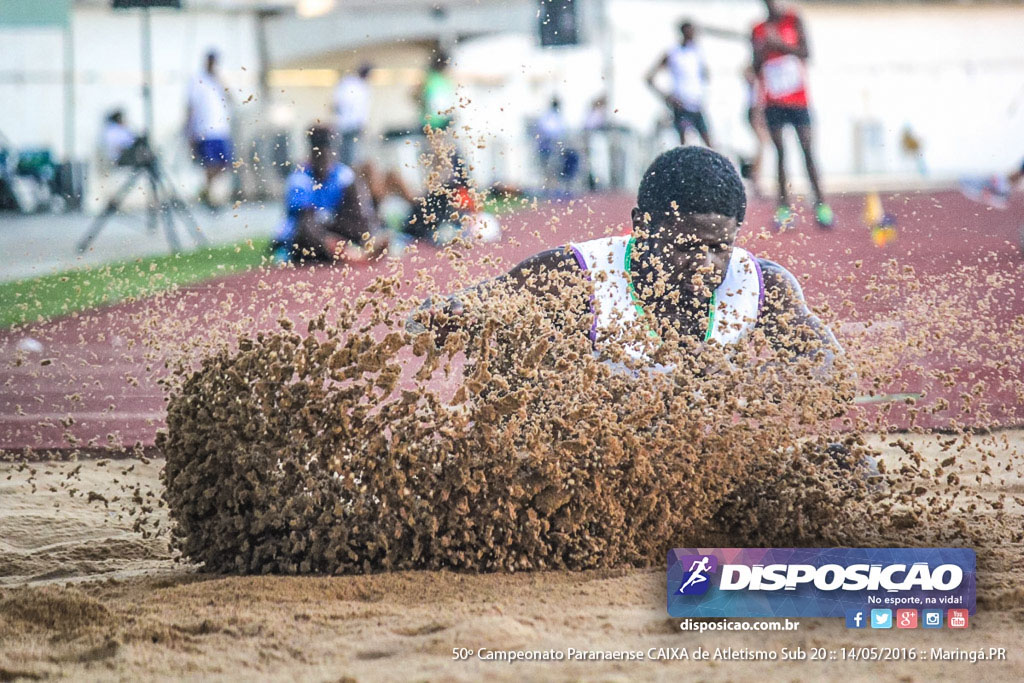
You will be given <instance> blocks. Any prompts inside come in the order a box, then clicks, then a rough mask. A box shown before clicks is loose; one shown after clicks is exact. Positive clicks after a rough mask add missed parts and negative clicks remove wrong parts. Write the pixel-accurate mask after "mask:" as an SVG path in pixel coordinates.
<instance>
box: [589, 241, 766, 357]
mask: <svg viewBox="0 0 1024 683" xmlns="http://www.w3.org/2000/svg"><path fill="white" fill-rule="evenodd" d="M632 242H633V238H632V237H631V236H628V235H625V236H621V237H605V238H602V239H596V240H590V241H589V242H577V243H573V244H570V245H569V247H570V249H572V252H573V254H574V255H575V257H576V263H577V264H578V265H579V267H580V268H581V269H582V270H584V271H586V273H587V276H588V278H589V279H590V281H591V282H592V283H593V287H594V295H593V298H592V299H591V304H590V307H591V311H592V312H593V314H594V323H593V326H592V327H591V330H590V338H591V339H592V340H593V341H595V342H596V341H597V339H598V337H599V333H600V332H602V331H607V330H610V329H612V328H614V327H615V326H618V327H620V328H621V327H624V326H629V325H630V324H632V323H633V322H635V321H637V320H638V319H639V318H640V316H642V315H644V312H643V309H642V308H641V307H640V304H639V303H638V302H637V300H636V296H635V295H634V293H633V289H632V285H631V284H630V281H629V262H630V258H631V252H632ZM599 274H603V277H601V276H600V275H599ZM763 304H764V278H763V276H762V274H761V266H760V264H759V263H758V262H757V259H756V258H754V256H753V255H752V254H751V253H750V252H748V251H747V250H746V249H741V248H740V247H733V248H732V255H731V256H730V258H729V265H728V268H727V269H726V273H725V278H724V279H723V280H722V284H720V285H719V286H718V287H716V288H715V291H714V292H713V293H712V296H711V303H710V305H709V307H708V314H709V316H710V317H711V321H710V324H709V325H708V331H707V334H706V335H705V337H704V340H705V341H710V340H715V341H717V342H719V343H720V344H723V345H724V344H732V343H735V342H736V341H738V340H739V339H740V338H741V337H742V336H743V335H744V334H746V333H747V332H749V331H750V330H752V329H753V328H754V326H755V325H756V324H757V317H758V314H759V313H760V311H761V306H762V305H763ZM626 351H627V353H629V354H630V355H631V356H633V357H634V358H637V359H641V358H643V357H644V354H643V353H641V352H639V351H638V350H635V349H630V348H626Z"/></svg>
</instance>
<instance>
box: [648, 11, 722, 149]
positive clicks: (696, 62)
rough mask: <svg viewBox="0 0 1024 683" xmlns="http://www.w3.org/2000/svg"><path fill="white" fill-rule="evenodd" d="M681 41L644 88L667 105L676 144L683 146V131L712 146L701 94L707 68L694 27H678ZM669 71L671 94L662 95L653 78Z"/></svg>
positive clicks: (687, 24) (652, 71)
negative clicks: (651, 91)
mask: <svg viewBox="0 0 1024 683" xmlns="http://www.w3.org/2000/svg"><path fill="white" fill-rule="evenodd" d="M679 32H680V33H681V34H682V42H680V44H679V45H676V46H675V47H673V48H672V49H671V50H669V51H668V52H666V53H665V54H664V56H663V57H662V58H661V60H660V61H659V62H658V63H657V64H655V65H654V66H653V67H651V69H650V70H649V71H648V72H647V85H649V86H650V87H651V89H652V90H653V91H654V92H655V93H656V94H657V95H658V97H660V98H661V99H663V100H665V103H666V104H668V106H669V109H671V110H672V122H673V124H674V125H675V128H676V131H677V132H678V133H679V144H681V145H685V144H686V131H687V130H688V129H691V128H692V129H693V130H696V131H697V134H698V135H700V138H701V140H703V141H704V144H705V145H707V146H708V147H713V146H714V145H713V144H712V142H711V134H710V132H709V131H708V124H707V121H706V120H705V118H704V92H705V90H706V89H707V84H708V67H707V63H706V62H705V60H704V53H703V52H702V51H701V49H700V47H699V46H698V45H697V41H696V33H697V32H696V28H695V27H694V25H693V23H692V22H690V21H684V22H683V23H681V24H680V25H679ZM662 69H668V71H669V74H670V75H671V76H672V90H671V92H662V91H661V90H659V89H658V86H657V85H655V83H654V78H655V76H657V75H658V72H659V71H661V70H662Z"/></svg>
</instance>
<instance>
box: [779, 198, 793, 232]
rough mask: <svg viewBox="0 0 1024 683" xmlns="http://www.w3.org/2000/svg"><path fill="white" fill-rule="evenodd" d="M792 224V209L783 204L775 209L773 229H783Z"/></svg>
mask: <svg viewBox="0 0 1024 683" xmlns="http://www.w3.org/2000/svg"><path fill="white" fill-rule="evenodd" d="M792 224H793V209H791V208H789V207H788V206H786V205H785V204H783V205H782V206H780V207H779V208H777V209H775V229H776V230H785V229H786V228H788V227H789V226H791V225H792Z"/></svg>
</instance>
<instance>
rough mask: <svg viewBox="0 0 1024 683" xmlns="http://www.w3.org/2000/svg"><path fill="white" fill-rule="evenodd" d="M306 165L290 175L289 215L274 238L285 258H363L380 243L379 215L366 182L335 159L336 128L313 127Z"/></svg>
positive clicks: (280, 255) (280, 256) (276, 251)
mask: <svg viewBox="0 0 1024 683" xmlns="http://www.w3.org/2000/svg"><path fill="white" fill-rule="evenodd" d="M309 146H310V155H309V162H308V164H307V165H306V166H303V167H300V168H297V169H296V170H295V171H294V172H292V174H291V175H290V176H289V177H288V182H287V186H286V188H285V194H284V197H285V219H284V221H283V223H282V224H281V227H280V228H279V230H278V234H277V237H276V238H275V240H274V243H273V249H274V254H275V257H276V258H277V259H278V260H281V261H288V260H290V261H294V262H299V261H323V262H329V261H334V260H337V259H342V258H344V259H347V260H360V259H364V258H367V257H368V256H371V255H373V254H374V253H376V252H377V251H378V249H379V246H380V245H378V244H377V240H375V239H374V235H376V233H377V232H378V231H379V221H378V220H377V216H376V212H375V211H374V203H373V200H372V199H371V197H370V194H369V190H368V189H367V187H366V183H365V182H364V181H363V179H362V178H360V177H359V176H358V175H357V174H356V173H355V171H353V170H352V169H351V168H349V167H348V166H346V165H345V164H342V163H341V162H339V161H336V160H335V159H334V152H333V151H332V150H333V147H334V143H333V140H332V133H331V130H330V129H329V128H327V127H324V126H315V127H313V128H312V129H310V131H309Z"/></svg>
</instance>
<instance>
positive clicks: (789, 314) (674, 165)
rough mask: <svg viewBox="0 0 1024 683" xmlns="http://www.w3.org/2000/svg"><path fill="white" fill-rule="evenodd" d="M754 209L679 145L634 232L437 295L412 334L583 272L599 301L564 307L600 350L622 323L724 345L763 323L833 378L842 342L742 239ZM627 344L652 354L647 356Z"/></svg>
mask: <svg viewBox="0 0 1024 683" xmlns="http://www.w3.org/2000/svg"><path fill="white" fill-rule="evenodd" d="M745 213H746V194H745V192H744V188H743V182H742V181H741V180H740V177H739V174H738V173H737V172H736V169H735V168H734V167H733V165H732V164H731V163H730V162H729V161H728V160H727V159H726V158H725V157H724V156H722V155H721V154H718V153H717V152H714V151H712V150H710V149H706V148H702V147H677V148H675V149H672V150H669V151H668V152H665V153H664V154H662V155H660V156H659V157H658V158H657V159H655V160H654V162H653V163H652V164H651V165H650V166H649V167H648V168H647V170H646V171H645V173H644V175H643V179H642V180H641V183H640V188H639V191H638V195H637V206H636V207H635V208H634V209H633V211H632V223H633V226H632V234H630V235H625V236H617V237H604V238H600V239H595V240H590V241H586V242H577V243H572V244H569V245H567V246H563V247H558V248H556V249H550V250H547V251H544V252H541V253H539V254H536V255H535V256H532V257H530V258H528V259H526V260H525V261H523V262H522V263H520V264H519V265H517V266H515V267H514V268H513V269H512V270H511V271H509V272H508V273H507V274H505V275H502V276H500V277H498V278H495V279H493V280H490V281H487V282H484V283H481V284H479V285H477V286H476V287H472V288H470V289H468V290H464V291H463V292H459V293H458V294H454V295H449V296H447V297H445V298H444V299H443V300H441V301H434V300H432V299H428V300H427V301H426V302H424V304H423V305H422V306H421V307H420V309H419V310H418V311H416V312H414V313H413V315H412V316H410V318H409V320H408V321H407V329H408V330H409V331H410V332H413V333H421V332H424V331H427V330H428V329H429V330H432V331H433V332H434V334H435V335H436V336H437V337H438V338H439V342H443V340H444V338H446V337H447V335H448V334H449V333H451V332H453V331H455V330H456V329H459V328H460V327H463V326H464V325H465V324H466V323H467V319H468V318H471V317H472V316H468V315H467V312H468V310H469V309H470V305H469V304H468V303H467V301H468V300H470V299H472V298H473V297H474V296H480V297H486V296H488V294H489V293H490V292H492V291H495V290H500V288H501V286H511V288H512V290H516V291H517V290H521V289H524V288H525V289H526V290H527V291H533V292H536V293H537V294H543V293H545V292H548V291H549V290H550V289H551V287H550V285H549V281H550V280H551V278H552V277H553V275H552V274H554V273H579V272H581V271H582V272H583V274H585V276H586V277H587V278H588V279H589V280H590V281H591V283H592V297H591V296H589V294H590V293H589V292H586V293H585V292H582V291H581V292H580V293H579V295H578V296H576V297H575V298H577V299H579V300H574V301H568V302H565V303H566V305H568V306H570V307H573V306H575V307H578V310H579V311H580V312H581V313H582V315H583V316H584V319H587V320H592V323H593V324H592V326H591V328H590V337H591V339H592V340H593V342H594V344H595V346H596V345H597V344H598V342H599V340H601V339H604V338H606V337H607V336H608V332H609V331H610V330H612V329H613V328H617V327H619V326H630V325H634V324H639V325H641V326H643V327H646V328H647V330H649V332H648V335H649V336H656V335H655V333H654V332H653V331H654V330H655V329H656V328H658V326H659V325H664V324H666V323H667V324H668V325H670V326H671V327H672V328H674V329H675V330H676V331H677V332H678V334H679V335H680V337H681V338H682V337H689V338H690V339H692V340H695V341H697V342H698V343H700V342H703V343H705V344H706V343H710V342H717V343H718V344H721V345H729V344H732V343H735V342H737V341H739V340H740V339H741V338H743V337H744V336H745V335H747V333H749V332H750V331H752V330H754V329H755V328H761V329H762V330H763V331H764V333H765V336H766V338H767V340H768V341H769V343H771V344H772V345H773V347H775V348H776V349H777V350H782V351H784V352H785V353H786V354H787V355H789V356H790V357H807V358H809V359H810V360H811V361H812V362H813V363H814V365H815V368H816V372H817V373H822V374H823V375H828V374H831V368H832V367H833V363H834V360H835V358H836V356H837V355H838V354H840V353H841V352H842V349H841V347H840V345H839V343H838V342H837V341H836V338H835V336H834V335H833V334H832V332H831V331H830V330H829V329H828V327H827V326H826V325H825V324H824V323H823V322H822V321H821V320H820V319H819V318H818V317H817V316H816V315H814V313H812V312H811V311H810V310H809V309H808V307H807V303H806V302H805V300H804V296H803V291H802V290H801V287H800V284H799V283H798V282H797V279H796V278H795V277H794V276H793V275H792V273H790V272H789V271H788V270H786V269H785V268H783V267H782V266H781V265H779V264H777V263H774V262H772V261H769V260H767V259H763V258H758V257H755V256H754V255H753V254H751V253H750V252H748V251H747V250H746V249H743V248H741V247H738V246H735V245H734V241H735V239H736V233H737V230H738V229H739V226H740V225H741V224H742V223H743V219H744V216H745ZM498 295H500V293H499V294H498ZM587 307H589V311H588V310H587ZM661 329H664V328H663V327H662V328H661ZM625 350H626V351H627V353H628V354H629V355H631V356H633V357H634V359H637V360H640V361H641V362H642V361H643V359H644V355H643V353H641V352H640V351H638V350H636V349H633V348H631V347H630V346H626V347H625Z"/></svg>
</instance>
